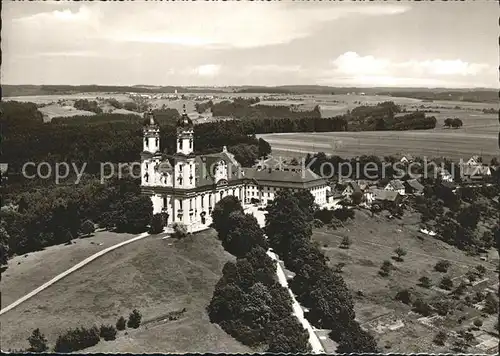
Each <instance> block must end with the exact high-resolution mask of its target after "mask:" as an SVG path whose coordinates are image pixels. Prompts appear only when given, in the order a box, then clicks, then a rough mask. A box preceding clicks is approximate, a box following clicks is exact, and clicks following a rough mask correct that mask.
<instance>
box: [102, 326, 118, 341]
mask: <svg viewBox="0 0 500 356" xmlns="http://www.w3.org/2000/svg"><path fill="white" fill-rule="evenodd" d="M99 336H100V337H102V338H103V339H104V340H105V341H110V340H114V339H116V328H115V327H114V326H113V325H104V324H103V325H101V328H100V330H99Z"/></svg>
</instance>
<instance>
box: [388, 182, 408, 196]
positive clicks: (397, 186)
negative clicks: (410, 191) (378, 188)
mask: <svg viewBox="0 0 500 356" xmlns="http://www.w3.org/2000/svg"><path fill="white" fill-rule="evenodd" d="M384 190H387V191H393V192H398V193H399V194H401V195H405V193H406V190H405V186H404V184H403V181H401V180H400V179H393V180H391V181H390V182H389V183H387V185H386V186H385V187H384Z"/></svg>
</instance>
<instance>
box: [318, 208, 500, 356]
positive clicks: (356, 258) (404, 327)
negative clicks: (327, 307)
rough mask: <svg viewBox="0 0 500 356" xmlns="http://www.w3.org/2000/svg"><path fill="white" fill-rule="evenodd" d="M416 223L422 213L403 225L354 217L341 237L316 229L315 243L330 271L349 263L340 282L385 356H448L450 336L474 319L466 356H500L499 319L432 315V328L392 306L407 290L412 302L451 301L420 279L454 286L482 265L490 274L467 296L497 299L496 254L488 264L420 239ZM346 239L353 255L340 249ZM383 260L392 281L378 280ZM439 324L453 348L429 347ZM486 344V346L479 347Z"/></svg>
mask: <svg viewBox="0 0 500 356" xmlns="http://www.w3.org/2000/svg"><path fill="white" fill-rule="evenodd" d="M419 221H420V219H419V216H418V214H416V213H413V212H408V214H407V215H406V214H405V216H404V217H403V219H402V220H397V219H395V220H389V219H387V218H386V217H384V216H382V215H380V216H377V215H375V216H374V217H372V216H371V214H370V213H369V212H367V211H364V210H356V216H355V219H354V220H352V221H351V222H349V223H347V224H346V225H345V227H343V228H339V229H338V230H327V229H325V228H322V229H316V230H315V231H314V234H313V240H314V241H316V242H317V243H318V244H319V246H320V247H321V249H322V250H323V252H324V253H325V254H326V255H327V256H328V257H329V259H330V262H329V263H330V265H331V266H332V267H334V266H335V265H336V264H337V263H340V262H342V263H345V266H344V268H343V272H342V275H343V278H344V279H345V281H346V283H347V285H348V287H349V289H350V290H351V292H352V293H353V294H354V295H355V311H356V317H357V319H358V321H359V322H360V323H361V324H362V325H363V327H365V328H367V329H368V330H370V331H371V332H372V333H373V334H374V336H375V337H376V339H377V341H378V343H379V345H380V347H381V348H383V350H384V352H389V353H390V352H396V353H398V352H403V353H418V352H444V353H446V352H450V350H451V341H452V340H453V337H452V336H451V335H452V334H453V331H458V330H460V329H464V328H466V327H469V326H471V324H472V322H473V321H474V320H475V319H482V320H483V326H482V327H480V328H478V330H474V332H473V333H474V334H475V336H476V339H477V342H476V343H475V347H474V348H471V349H469V350H468V352H474V351H475V352H477V353H497V352H498V348H496V349H495V346H496V347H498V331H495V330H494V322H495V321H496V320H497V319H496V315H487V316H484V315H482V314H483V313H481V312H480V311H479V310H477V309H475V308H468V307H464V308H462V307H458V308H457V309H456V310H453V311H452V313H451V314H449V315H447V316H446V317H439V316H438V317H436V316H435V317H434V318H432V319H431V320H430V321H429V320H427V318H422V316H421V315H418V314H416V313H414V312H412V311H411V307H410V306H409V305H406V304H404V303H402V302H400V301H396V300H395V299H394V297H395V295H396V293H397V292H398V291H400V290H402V289H408V290H409V291H410V293H411V294H412V298H417V297H418V298H422V299H423V300H424V301H426V302H432V301H436V300H438V299H441V298H443V297H447V293H446V291H443V290H441V289H439V288H435V287H431V288H423V287H421V286H419V285H418V284H419V282H418V280H419V278H420V277H422V276H427V277H428V278H430V280H431V281H432V285H434V286H435V285H437V284H439V282H440V280H441V278H442V277H443V276H445V275H447V276H450V277H451V278H452V279H453V281H454V284H455V287H456V286H457V285H458V284H459V282H460V280H461V278H463V276H464V274H465V273H466V272H467V271H469V270H471V269H474V268H475V266H477V265H483V266H484V267H486V268H487V271H486V274H485V275H484V278H483V279H482V281H478V282H479V283H477V284H476V285H474V286H470V287H468V288H467V293H473V292H475V291H483V292H484V291H487V290H488V289H491V290H493V291H494V292H495V291H496V293H498V272H496V271H495V268H496V267H497V266H498V252H497V251H493V250H492V253H491V256H492V258H491V259H490V260H489V261H487V262H485V261H482V260H481V259H480V258H479V257H478V256H468V255H466V254H465V253H464V252H463V251H460V250H458V249H457V248H455V247H453V246H450V245H448V244H446V243H444V242H441V241H439V240H437V239H435V238H433V237H430V236H427V235H423V234H422V233H419V232H418V226H419ZM345 236H347V237H348V238H349V239H350V241H351V245H350V247H349V248H348V249H342V248H340V247H339V245H340V243H341V241H342V239H343V238H344V237H345ZM397 247H402V248H403V249H404V250H406V251H407V255H406V256H404V258H403V261H399V262H398V261H395V260H394V259H393V257H394V256H395V253H394V249H396V248H397ZM384 260H389V261H391V262H392V264H393V266H394V269H393V271H392V272H391V273H390V275H389V276H388V277H382V276H380V275H379V274H378V271H379V269H380V266H381V264H382V262H383V261H384ZM440 260H447V261H449V262H450V267H449V270H448V272H447V273H440V272H437V271H435V270H434V266H435V265H436V263H437V262H438V261H440ZM358 291H360V292H358ZM358 293H359V294H361V295H359V294H358ZM448 299H451V298H450V297H448ZM462 316H464V318H463V319H465V320H464V321H463V322H462V323H459V322H458V319H459V318H460V317H462ZM426 323H427V324H426ZM440 325H442V326H443V327H444V326H445V327H444V329H446V330H447V331H448V334H449V342H447V343H446V345H444V346H443V347H438V346H437V345H434V344H433V343H432V339H433V338H434V336H435V335H436V333H437V332H438V331H439V330H441V328H440ZM495 333H496V336H494V335H495ZM481 340H483V341H485V343H484V344H481V342H482V341H481ZM492 343H493V346H492Z"/></svg>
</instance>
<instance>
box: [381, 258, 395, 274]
mask: <svg viewBox="0 0 500 356" xmlns="http://www.w3.org/2000/svg"><path fill="white" fill-rule="evenodd" d="M392 268H393V266H392V263H391V261H387V260H386V261H384V262H383V263H382V266H380V271H379V272H378V273H379V274H380V275H381V276H382V277H387V276H388V275H389V273H390V272H391V271H392Z"/></svg>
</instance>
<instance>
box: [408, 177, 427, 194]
mask: <svg viewBox="0 0 500 356" xmlns="http://www.w3.org/2000/svg"><path fill="white" fill-rule="evenodd" d="M406 184H407V185H408V186H409V187H410V188H412V189H414V190H416V191H417V192H422V191H423V190H424V186H423V185H422V184H420V182H419V181H418V180H416V179H409V180H407V181H406Z"/></svg>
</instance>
